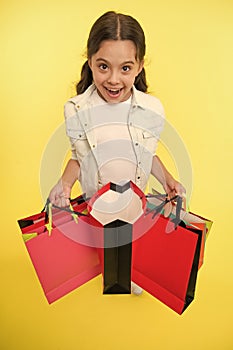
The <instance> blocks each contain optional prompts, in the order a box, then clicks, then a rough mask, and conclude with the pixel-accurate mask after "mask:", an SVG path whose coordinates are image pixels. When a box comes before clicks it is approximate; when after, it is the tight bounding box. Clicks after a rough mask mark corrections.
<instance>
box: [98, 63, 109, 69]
mask: <svg viewBox="0 0 233 350" xmlns="http://www.w3.org/2000/svg"><path fill="white" fill-rule="evenodd" d="M99 68H100V69H101V70H106V69H107V68H108V66H107V65H106V64H105V63H101V64H100V65H99Z"/></svg>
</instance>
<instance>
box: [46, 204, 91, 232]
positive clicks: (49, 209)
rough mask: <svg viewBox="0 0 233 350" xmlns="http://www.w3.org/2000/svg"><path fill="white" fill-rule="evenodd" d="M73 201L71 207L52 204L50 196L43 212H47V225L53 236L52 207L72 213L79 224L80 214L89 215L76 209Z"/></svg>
mask: <svg viewBox="0 0 233 350" xmlns="http://www.w3.org/2000/svg"><path fill="white" fill-rule="evenodd" d="M71 202H72V200H70V205H69V208H68V207H59V206H58V205H55V204H52V203H51V201H50V199H49V198H48V199H47V201H46V203H45V206H44V208H43V209H42V211H41V212H45V222H47V224H46V225H45V226H46V228H47V230H48V233H49V236H51V232H52V229H53V227H52V208H55V209H59V210H61V211H64V212H67V213H70V214H71V215H72V217H73V219H74V221H75V222H76V224H78V217H79V216H87V215H86V214H84V213H81V212H79V211H76V210H74V209H73V207H72V204H71Z"/></svg>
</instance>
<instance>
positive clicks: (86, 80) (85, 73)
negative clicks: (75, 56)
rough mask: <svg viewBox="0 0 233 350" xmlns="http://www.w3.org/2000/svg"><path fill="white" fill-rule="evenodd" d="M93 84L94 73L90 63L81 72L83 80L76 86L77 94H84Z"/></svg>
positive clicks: (86, 63) (85, 64)
mask: <svg viewBox="0 0 233 350" xmlns="http://www.w3.org/2000/svg"><path fill="white" fill-rule="evenodd" d="M92 82H93V77H92V71H91V69H90V67H89V64H88V61H86V62H85V63H84V65H83V66H82V70H81V79H80V81H79V82H78V84H77V85H76V91H77V94H78V95H80V94H82V93H83V92H84V91H85V90H86V89H87V88H88V87H89V86H90V85H91V84H92Z"/></svg>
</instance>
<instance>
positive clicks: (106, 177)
mask: <svg viewBox="0 0 233 350" xmlns="http://www.w3.org/2000/svg"><path fill="white" fill-rule="evenodd" d="M144 56H145V36H144V32H143V30H142V28H141V26H140V24H139V23H138V22H137V21H136V20H135V19H134V18H132V17H131V16H128V15H123V14H118V13H116V12H113V11H110V12H107V13H105V14H104V15H102V16H101V17H100V18H99V19H97V21H96V22H95V23H94V25H93V26H92V28H91V31H90V35H89V38H88V42H87V61H86V62H85V63H84V65H83V67H82V71H81V79H80V81H79V83H78V84H77V96H75V97H73V98H71V99H70V100H69V101H68V102H67V103H66V105H65V121H66V130H67V135H68V137H69V138H70V142H71V149H72V157H71V159H70V160H69V161H68V163H67V166H66V168H65V170H64V173H63V175H62V177H61V179H60V180H59V181H58V183H57V184H56V185H55V186H54V188H53V189H52V190H51V192H50V195H49V198H50V201H51V202H52V203H53V204H56V205H58V206H67V205H69V198H70V194H71V189H72V187H73V185H74V183H75V182H76V181H77V180H79V181H80V183H81V186H82V190H83V193H86V195H87V196H88V197H89V196H92V195H93V194H94V193H95V192H96V191H98V190H99V189H100V188H101V187H102V186H103V185H105V184H106V183H108V182H110V181H111V182H114V183H122V182H124V181H129V180H131V181H133V182H134V183H135V184H136V185H137V186H138V187H139V188H141V189H142V190H143V191H144V190H145V188H146V185H147V182H148V178H149V175H150V173H151V174H152V175H153V176H155V177H156V178H157V179H158V181H159V182H160V183H161V184H162V186H163V187H164V190H165V191H166V193H168V195H169V196H173V195H174V194H179V195H182V194H183V193H184V192H185V189H184V187H183V186H182V185H181V184H180V183H179V182H178V181H176V180H175V179H174V178H173V177H172V175H171V174H170V173H169V172H168V171H167V169H166V168H165V166H164V165H163V163H162V162H161V160H160V159H159V157H158V156H157V155H156V154H155V151H156V146H157V142H158V139H159V136H160V133H161V130H162V128H163V124H164V111H163V107H162V105H161V103H160V101H159V100H158V99H157V98H155V97H153V96H151V95H149V94H147V82H146V75H145V69H144ZM132 291H133V292H134V293H135V294H140V293H141V289H140V288H138V287H137V286H133V288H132Z"/></svg>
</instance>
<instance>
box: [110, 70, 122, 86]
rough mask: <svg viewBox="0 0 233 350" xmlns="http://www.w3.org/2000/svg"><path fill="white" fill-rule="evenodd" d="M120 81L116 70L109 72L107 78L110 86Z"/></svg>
mask: <svg viewBox="0 0 233 350" xmlns="http://www.w3.org/2000/svg"><path fill="white" fill-rule="evenodd" d="M119 81H120V76H119V72H117V71H116V70H112V71H110V74H109V77H108V83H109V84H111V85H117V84H118V83H119Z"/></svg>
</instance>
